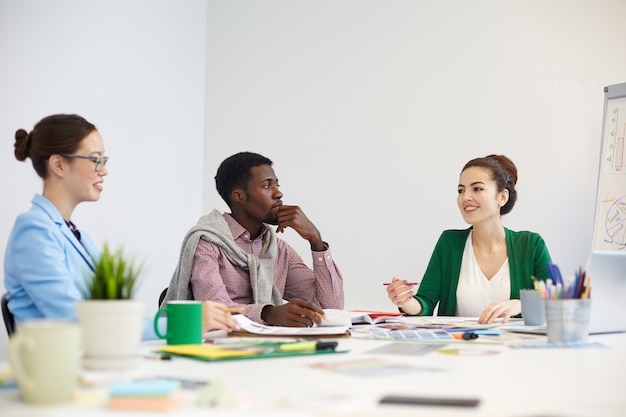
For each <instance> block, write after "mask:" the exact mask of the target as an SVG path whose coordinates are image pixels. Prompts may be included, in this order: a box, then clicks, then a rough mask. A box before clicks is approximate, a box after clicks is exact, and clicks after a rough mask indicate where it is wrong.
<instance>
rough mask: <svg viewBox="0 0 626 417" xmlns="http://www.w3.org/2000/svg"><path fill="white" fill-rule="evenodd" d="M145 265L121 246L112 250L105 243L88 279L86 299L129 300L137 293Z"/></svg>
mask: <svg viewBox="0 0 626 417" xmlns="http://www.w3.org/2000/svg"><path fill="white" fill-rule="evenodd" d="M142 270H143V265H137V264H136V263H135V261H134V260H133V259H129V258H128V257H126V256H124V251H123V250H122V248H121V247H119V248H117V249H116V250H115V251H114V252H111V250H110V249H109V246H108V245H107V244H106V243H105V244H104V247H103V249H102V252H101V254H100V259H99V260H98V261H97V262H95V270H94V272H93V274H92V275H91V277H89V278H88V279H87V291H86V293H85V294H83V295H84V297H85V298H86V299H92V300H129V299H132V298H133V296H134V294H135V289H136V287H137V285H138V283H139V276H140V275H141V272H142Z"/></svg>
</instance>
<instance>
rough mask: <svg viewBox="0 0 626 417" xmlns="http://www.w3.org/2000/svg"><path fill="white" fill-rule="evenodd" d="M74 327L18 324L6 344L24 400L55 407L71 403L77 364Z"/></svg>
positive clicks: (52, 323)
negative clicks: (7, 344) (55, 405)
mask: <svg viewBox="0 0 626 417" xmlns="http://www.w3.org/2000/svg"><path fill="white" fill-rule="evenodd" d="M79 350H80V328H79V327H78V325H77V324H74V323H70V322H66V321H57V320H44V319H37V320H31V321H25V322H23V323H20V324H19V325H18V327H17V331H16V332H15V334H14V335H13V336H12V337H11V339H10V340H9V352H8V353H9V362H10V363H11V367H12V369H13V372H14V373H15V378H16V379H17V384H18V386H19V388H20V391H21V393H22V396H23V397H24V400H25V401H26V402H28V403H31V404H58V403H63V402H69V401H71V400H72V395H73V392H74V388H75V387H76V381H77V379H78V372H79V363H80V352H79Z"/></svg>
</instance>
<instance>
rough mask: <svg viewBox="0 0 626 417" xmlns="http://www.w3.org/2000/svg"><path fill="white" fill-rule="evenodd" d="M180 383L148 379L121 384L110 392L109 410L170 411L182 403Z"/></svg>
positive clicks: (182, 396) (182, 395)
mask: <svg viewBox="0 0 626 417" xmlns="http://www.w3.org/2000/svg"><path fill="white" fill-rule="evenodd" d="M184 400H185V397H184V392H183V391H182V389H181V386H180V381H173V380H165V379H148V380H137V381H130V382H121V383H118V384H116V385H115V386H113V388H111V392H110V398H109V408H112V409H115V410H145V411H171V410H177V409H178V408H180V407H181V406H182V405H183V403H184Z"/></svg>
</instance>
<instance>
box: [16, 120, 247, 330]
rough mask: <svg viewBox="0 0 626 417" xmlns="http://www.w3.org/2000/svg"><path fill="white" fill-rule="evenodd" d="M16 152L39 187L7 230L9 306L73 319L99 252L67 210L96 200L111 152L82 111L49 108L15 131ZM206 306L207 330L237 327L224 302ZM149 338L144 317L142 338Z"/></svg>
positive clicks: (29, 314) (24, 313)
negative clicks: (59, 111) (29, 204)
mask: <svg viewBox="0 0 626 417" xmlns="http://www.w3.org/2000/svg"><path fill="white" fill-rule="evenodd" d="M15 157H16V158H17V160H19V161H25V160H26V158H30V159H31V162H32V164H33V168H34V169H35V171H36V172H37V174H38V175H39V176H40V177H41V178H42V179H43V192H42V193H41V195H39V194H36V195H35V196H34V197H33V199H32V207H31V209H30V210H29V211H27V212H25V213H22V214H20V215H19V216H18V217H17V219H16V221H15V225H14V227H13V230H12V231H11V234H10V236H9V241H8V243H7V247H6V253H5V257H4V286H5V288H6V289H7V291H8V292H9V297H8V306H9V310H10V311H11V312H12V313H13V315H14V317H15V321H16V323H18V324H19V323H20V322H22V321H24V320H28V319H34V318H44V317H45V318H59V319H71V320H75V319H76V311H75V306H74V304H75V301H76V300H79V299H81V298H82V294H83V292H84V290H85V277H88V276H89V275H90V274H91V273H92V272H93V270H94V260H97V259H98V258H99V251H98V249H97V247H96V245H95V244H94V242H93V241H92V240H91V238H90V237H89V235H88V234H87V233H86V232H85V231H83V230H81V231H79V230H78V229H77V228H76V226H75V225H74V223H73V222H72V221H71V217H72V213H73V211H74V209H75V208H76V206H77V205H78V204H80V203H82V202H83V201H97V200H99V199H100V194H101V193H102V190H103V183H104V177H105V176H106V175H107V174H108V170H107V168H106V163H107V161H108V159H109V158H108V157H107V156H105V155H104V143H103V141H102V137H101V136H100V133H99V132H98V130H97V129H96V127H95V126H94V125H93V124H92V123H90V122H88V121H87V120H85V119H84V118H83V117H81V116H78V115H68V114H57V115H52V116H48V117H45V118H44V119H42V120H41V121H40V122H39V123H37V124H36V125H35V127H34V129H33V130H32V131H31V132H30V133H27V132H26V131H25V130H24V129H19V130H18V131H17V132H15ZM203 307H204V322H205V326H204V327H205V329H209V328H212V329H224V330H228V329H231V328H236V322H235V320H234V319H233V318H232V317H231V316H230V314H228V313H226V312H225V306H223V305H220V304H218V303H212V302H209V303H205V304H204V306H203ZM153 337H154V332H153V330H152V326H151V321H150V320H146V325H145V326H144V338H153Z"/></svg>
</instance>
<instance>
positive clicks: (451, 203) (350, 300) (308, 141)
mask: <svg viewBox="0 0 626 417" xmlns="http://www.w3.org/2000/svg"><path fill="white" fill-rule="evenodd" d="M624 16H626V2H624V1H623V0H615V1H608V0H603V1H568V0H552V1H545V0H541V1H537V0H531V1H524V2H521V1H518V2H512V1H499V0H498V1H495V0H490V1H485V0H483V1H476V0H475V1H464V0H457V1H449V0H432V1H399V0H392V1H375V0H350V1H348V0H344V1H333V0H320V1H314V2H313V1H309V2H293V1H269V2H268V1H261V0H258V1H247V2H243V3H242V2H229V1H211V2H209V21H208V25H207V32H208V36H207V68H206V71H207V85H206V88H207V102H206V118H205V123H206V141H207V147H206V148H205V149H206V160H207V164H206V167H205V176H204V177H205V181H207V185H206V186H205V189H206V190H210V189H211V187H213V183H212V180H211V178H212V175H214V174H215V169H216V168H217V166H218V164H219V162H220V161H221V160H222V159H223V158H224V157H226V156H228V155H230V154H231V153H234V152H236V151H240V150H252V151H258V152H260V153H263V154H266V156H268V157H270V158H271V159H273V160H274V163H275V170H276V173H277V175H278V177H279V179H280V180H281V183H282V190H283V192H284V194H285V197H284V201H285V203H288V204H299V205H301V206H302V207H303V208H304V210H305V212H306V213H307V214H308V216H309V217H310V218H311V219H312V220H314V222H315V223H316V225H317V226H318V228H319V229H320V230H321V231H322V236H323V237H324V238H325V239H326V240H327V241H328V242H329V243H330V244H331V247H332V250H333V255H334V257H335V260H336V261H337V263H338V264H339V265H340V267H341V270H342V272H343V274H344V277H345V280H346V283H345V289H346V307H348V308H377V309H390V308H392V306H391V304H390V303H389V302H388V300H387V298H386V294H385V292H384V290H383V287H382V285H381V283H382V282H384V281H388V280H389V279H390V278H391V277H392V276H394V275H397V276H400V277H404V278H409V279H412V280H413V279H415V280H420V279H421V276H422V274H423V272H424V270H425V267H426V263H427V262H428V259H429V257H430V255H431V251H432V249H433V247H434V244H435V242H436V240H437V238H438V236H439V234H440V233H441V231H442V230H443V229H446V228H464V227H466V224H465V223H464V222H463V220H462V218H461V216H460V214H459V212H458V209H457V207H456V186H457V184H458V174H459V171H460V170H461V167H462V166H463V164H464V163H465V162H466V161H468V160H469V159H471V158H474V157H477V156H484V155H487V154H489V153H503V154H506V155H508V156H509V157H510V158H512V159H513V161H514V162H515V163H516V164H517V166H518V168H519V183H518V191H519V200H518V203H517V205H516V207H515V209H514V210H513V212H512V213H511V214H509V215H507V216H505V217H504V221H505V225H506V226H508V227H511V228H513V229H516V230H522V229H527V230H534V231H537V232H539V233H540V234H542V236H543V237H544V238H545V240H546V242H547V244H548V247H549V249H550V251H551V254H552V257H553V259H554V261H555V262H556V263H558V264H559V265H560V266H561V267H562V269H563V271H564V273H567V274H571V273H573V271H574V269H575V268H577V267H578V266H580V265H584V263H585V262H586V258H587V254H588V251H589V250H590V247H591V237H592V228H593V217H594V210H595V205H594V203H595V190H596V181H597V171H598V161H599V150H600V136H601V123H602V106H603V98H604V94H603V87H604V86H606V85H611V84H617V83H621V82H625V81H626V54H624V45H623V43H624V40H626V25H625V24H624ZM204 204H205V209H209V208H212V207H214V206H217V207H219V208H221V209H224V208H225V205H224V204H223V203H222V202H221V201H220V200H219V197H218V196H217V193H216V192H215V191H212V192H210V193H206V194H205V199H204ZM286 237H287V239H288V240H289V241H290V242H292V243H294V246H296V247H297V248H298V250H299V251H300V253H302V254H304V255H305V259H306V260H307V261H309V262H310V260H309V258H310V256H309V255H308V246H307V245H305V244H303V242H302V241H301V240H300V239H299V238H298V237H297V235H296V234H295V233H293V232H291V233H288V234H287V236H286Z"/></svg>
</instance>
